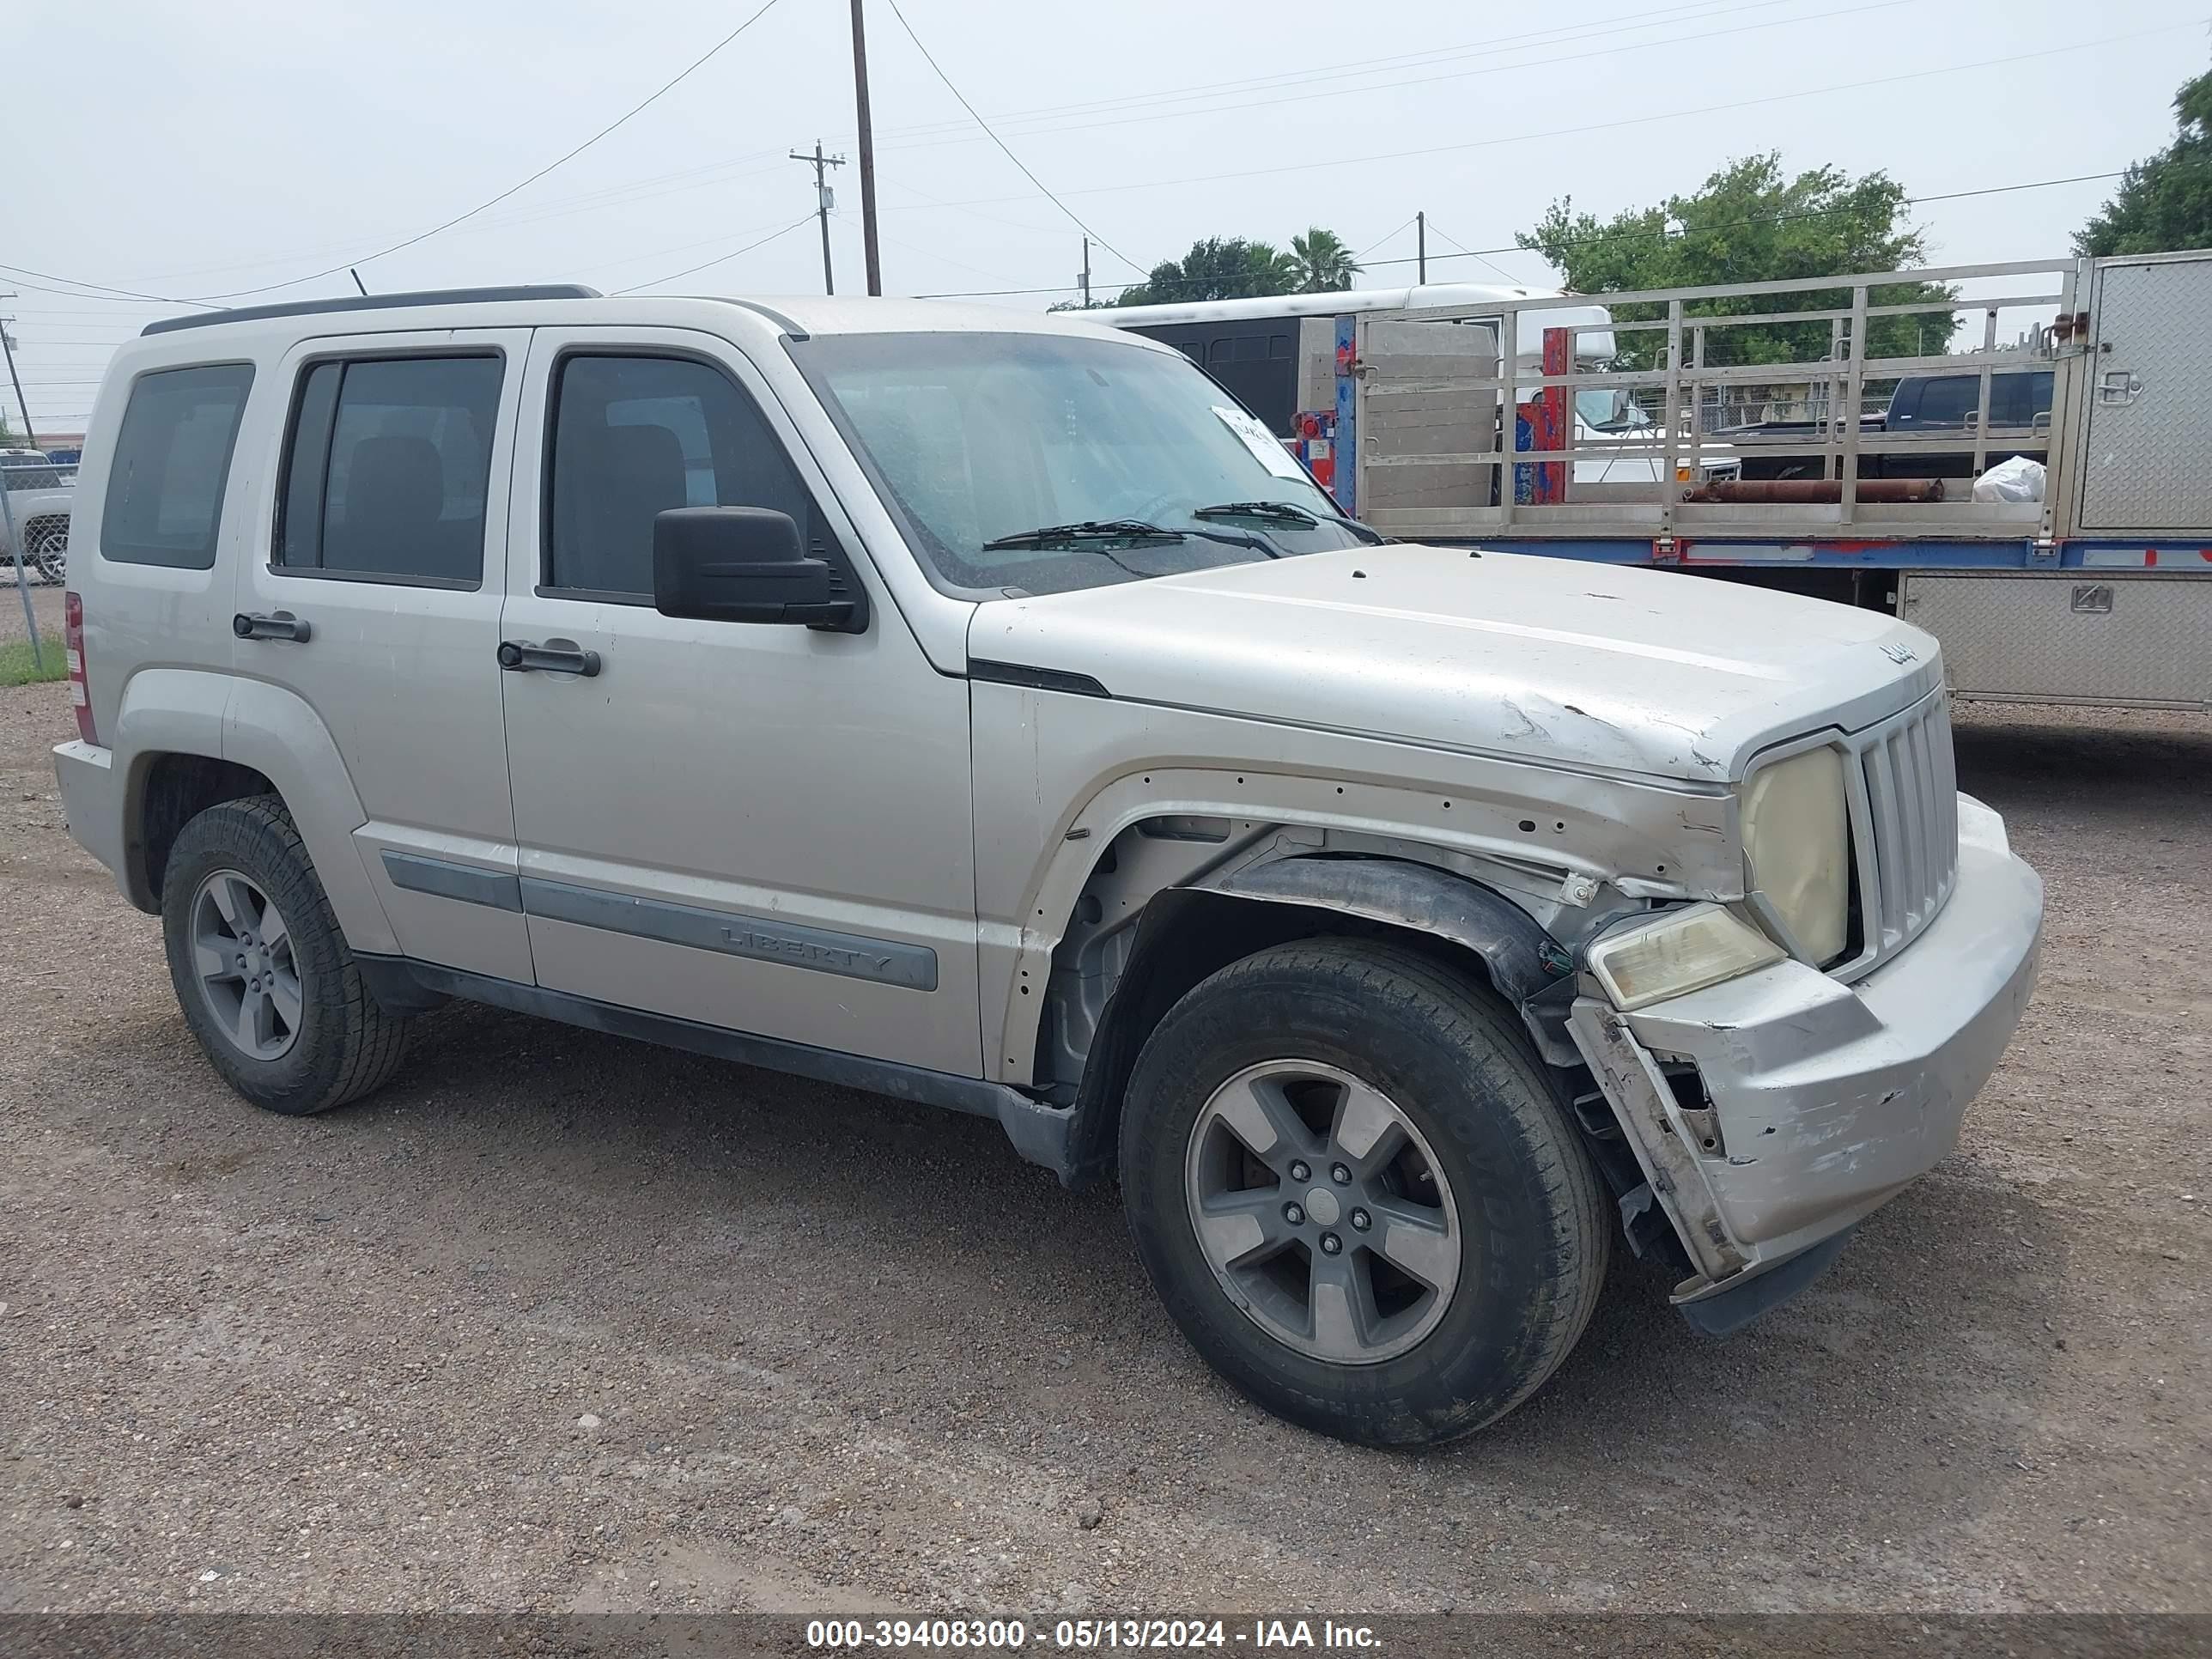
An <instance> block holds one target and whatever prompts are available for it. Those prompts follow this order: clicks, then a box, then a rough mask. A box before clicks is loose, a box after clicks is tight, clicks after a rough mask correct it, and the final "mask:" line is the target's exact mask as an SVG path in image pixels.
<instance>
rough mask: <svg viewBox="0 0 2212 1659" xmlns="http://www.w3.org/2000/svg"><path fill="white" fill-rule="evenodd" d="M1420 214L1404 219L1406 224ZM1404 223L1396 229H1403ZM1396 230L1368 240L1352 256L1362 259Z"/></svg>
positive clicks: (1388, 238)
mask: <svg viewBox="0 0 2212 1659" xmlns="http://www.w3.org/2000/svg"><path fill="white" fill-rule="evenodd" d="M1419 217H1420V215H1419V214H1418V213H1416V214H1414V215H1413V216H1412V217H1411V218H1408V219H1407V221H1406V225H1410V224H1412V223H1413V220H1414V219H1418V218H1419ZM1406 225H1401V226H1399V227H1398V230H1403V229H1405V228H1406ZM1398 230H1394V231H1391V232H1390V233H1389V235H1383V236H1377V237H1376V239H1375V240H1373V241H1371V242H1370V243H1369V244H1368V245H1367V246H1365V247H1364V248H1362V249H1360V250H1359V252H1357V253H1355V254H1353V255H1352V258H1355V259H1364V258H1366V257H1367V256H1368V255H1369V254H1370V253H1372V252H1375V250H1376V248H1378V247H1381V246H1383V243H1385V242H1387V241H1389V240H1390V238H1391V237H1393V236H1395V235H1396V234H1398Z"/></svg>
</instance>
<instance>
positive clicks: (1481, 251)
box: [914, 170, 2124, 300]
mask: <svg viewBox="0 0 2212 1659" xmlns="http://www.w3.org/2000/svg"><path fill="white" fill-rule="evenodd" d="M2123 176H2124V170H2123V171H2115V172H2112V173H2075V174H2073V175H2071V176H2070V177H2068V178H2064V179H2029V180H2027V182H2026V183H2024V184H2017V185H1984V186H1982V187H1981V188H1979V189H1977V190H1950V191H1941V192H1938V193H1936V194H1934V195H1929V196H1907V197H1903V198H1902V199H1901V201H1900V205H1902V206H1905V207H1920V206H1923V205H1925V204H1928V203H1930V202H1958V201H1964V200H1966V198H1967V197H1974V196H2008V195H2010V194H2012V193H2013V192H2014V191H2022V190H2049V189H2051V188H2053V187H2055V186H2057V185H2087V184H2095V183H2097V182H2099V181H2100V180H2103V179H2118V178H2121V177H2123ZM1852 211H1854V209H1851V208H1849V207H1832V208H1793V209H1790V210H1786V211H1784V212H1781V213H1756V214H1747V215H1746V216H1743V217H1742V218H1740V219H1729V220H1722V221H1718V222H1715V223H1713V224H1710V225H1700V226H1699V227H1697V228H1696V229H1694V230H1688V231H1680V230H1667V229H1660V230H1608V231H1603V232H1601V233H1600V234H1597V235H1595V236H1578V237H1573V238H1570V239H1568V240H1565V241H1562V242H1560V243H1558V244H1556V246H1561V247H1586V246H1592V245H1595V244H1596V243H1599V242H1609V241H1620V240H1641V239H1644V238H1649V237H1652V236H1659V237H1673V238H1675V239H1676V240H1680V238H1682V237H1684V236H1695V235H1703V234H1705V233H1706V232H1707V231H1711V230H1730V229H1737V228H1741V227H1743V226H1746V225H1764V224H1775V223H1778V222H1782V221H1784V220H1790V219H1821V218H1829V217H1832V216H1835V215H1836V214H1838V213H1850V212H1852ZM1412 222H1413V221H1412V220H1410V219H1408V220H1407V222H1406V223H1407V224H1411V223H1412ZM1404 228H1406V226H1405V225H1401V226H1399V227H1398V230H1403V229H1404ZM1431 228H1433V227H1431ZM1396 234H1398V231H1397V230H1394V231H1392V232H1391V233H1390V235H1391V236H1395V235H1396ZM1437 234H1439V235H1441V234H1443V233H1442V232H1438V233H1437ZM1389 240H1390V237H1389V236H1386V237H1384V238H1383V241H1385V242H1387V241H1389ZM1445 240H1448V241H1449V240H1450V239H1449V237H1447V238H1446V239H1445ZM1375 246H1381V244H1380V243H1377V244H1375ZM1453 246H1455V247H1458V246H1460V245H1459V244H1458V243H1456V242H1454V243H1453ZM1528 252H1541V250H1532V249H1528V248H1524V247H1522V246H1521V245H1520V244H1519V243H1517V242H1516V243H1514V244H1513V245H1512V246H1508V247H1492V248H1461V250H1460V252H1457V253H1431V255H1429V260H1430V263H1431V264H1434V263H1435V262H1436V261H1437V260H1439V259H1480V258H1483V257H1484V256H1486V255H1487V254H1492V253H1528ZM1413 263H1414V261H1413V259H1412V258H1395V259H1376V260H1373V261H1371V262H1370V266H1371V265H1410V264H1413ZM1503 274H1504V275H1506V276H1508V277H1509V279H1510V281H1511V283H1512V286H1514V287H1516V288H1525V287H1527V286H1528V284H1527V283H1522V281H1520V280H1519V279H1518V278H1517V277H1512V276H1511V274H1510V272H1507V273H1503ZM1200 280H1202V279H1200ZM1109 286H1112V287H1116V288H1136V287H1139V286H1140V284H1139V283H1112V284H1109ZM1141 286H1143V287H1146V288H1152V289H1157V288H1160V287H1172V286H1174V283H1173V282H1172V281H1170V283H1155V282H1152V280H1150V279H1149V278H1147V279H1146V281H1145V282H1144V283H1142V284H1141ZM1073 292H1075V290H1074V289H1072V288H1067V287H1064V286H1063V287H1056V288H996V289H962V290H960V291H957V292H948V293H938V294H917V295H915V296H914V297H915V299H917V300H982V299H1012V298H1015V297H1018V296H1020V295H1034V294H1073ZM1596 297H1602V296H1596Z"/></svg>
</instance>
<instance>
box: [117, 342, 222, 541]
mask: <svg viewBox="0 0 2212 1659" xmlns="http://www.w3.org/2000/svg"><path fill="white" fill-rule="evenodd" d="M252 384H253V368H252V365H251V364H250V363H218V364H215V365H213V366H211V367H209V368H170V369H163V370H161V371H159V372H158V373H155V374H142V375H140V376H139V377H138V380H137V383H136V384H135V385H134V386H131V402H130V404H129V405H128V406H127V407H126V408H125V410H124V411H123V425H122V428H121V429H120V430H119V431H118V433H117V434H116V436H115V457H114V459H113V460H112V462H111V463H110V471H109V472H108V475H107V501H106V506H105V507H104V508H103V510H102V512H101V514H100V556H101V557H103V558H106V559H112V560H115V561H117V562H119V563H123V564H158V565H167V566H168V567H169V568H172V569H175V570H206V569H209V568H211V567H212V566H213V565H214V563H215V544H216V532H217V531H218V530H219V529H220V528H221V527H222V492H223V485H224V483H225V482H226V481H227V480H228V477H230V453H231V450H232V449H233V447H235V445H236V444H237V442H238V422H239V417H240V416H241V415H243V414H244V413H245V412H246V391H247V389H248V388H249V387H250V386H252Z"/></svg>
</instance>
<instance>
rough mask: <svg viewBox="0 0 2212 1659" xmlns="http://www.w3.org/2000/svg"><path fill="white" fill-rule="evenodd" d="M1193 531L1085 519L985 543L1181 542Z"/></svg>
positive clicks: (988, 547) (989, 548)
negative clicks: (1076, 522)
mask: <svg viewBox="0 0 2212 1659" xmlns="http://www.w3.org/2000/svg"><path fill="white" fill-rule="evenodd" d="M1188 535H1189V532H1188V531H1182V530H1170V529H1167V528H1166V527H1164V526H1161V525H1156V524H1146V522H1145V521H1144V520H1142V519H1085V520H1082V521H1081V522H1080V523H1079V524H1048V525H1046V526H1043V528H1042V529H1039V530H1024V531H1023V532H1021V533H1020V534H1019V535H1018V536H1001V537H1000V538H998V539H997V540H995V541H988V542H985V543H984V544H983V550H984V551H985V552H987V553H991V552H997V551H999V550H1002V549H1008V548H1018V547H1060V546H1064V545H1069V544H1074V543H1078V542H1100V541H1108V542H1179V541H1182V540H1185V539H1187V538H1188Z"/></svg>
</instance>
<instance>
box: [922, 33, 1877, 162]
mask: <svg viewBox="0 0 2212 1659" xmlns="http://www.w3.org/2000/svg"><path fill="white" fill-rule="evenodd" d="M1907 3H1910V0H1869V3H1867V4H1863V5H1856V6H1844V7H1839V8H1838V9H1834V10H1831V11H1821V12H1811V13H1808V14H1805V15H1801V16H1796V17H1779V18H1772V19H1770V20H1768V21H1765V22H1759V23H1742V24H1739V25H1737V26H1736V27H1734V28H1715V29H1706V30H1705V31H1703V32H1702V33H1698V34H1694V35H1678V36H1674V37H1662V38H1660V39H1657V40H1626V41H1620V42H1618V43H1617V44H1614V45H1611V46H1595V47H1593V48H1591V49H1590V50H1589V51H1588V52H1563V53H1559V54H1556V55H1553V56H1551V57H1546V58H1525V59H1523V60H1522V61H1521V62H1519V63H1512V64H1486V65H1483V66H1482V67H1480V68H1476V69H1462V70H1447V71H1446V72H1444V73H1443V74H1441V75H1425V76H1417V77H1414V78H1413V79H1400V80H1395V81H1383V82H1376V83H1374V84H1373V85H1370V86H1358V87H1330V88H1320V89H1318V90H1316V89H1314V88H1291V89H1290V90H1288V91H1286V92H1285V93H1284V94H1282V95H1280V96H1275V97H1262V98H1250V99H1247V100H1243V102H1241V103H1223V102H1221V101H1219V100H1215V101H1213V102H1211V103H1208V104H1206V105H1205V106H1201V107H1200V108H1196V109H1183V110H1143V111H1139V112H1136V113H1134V114H1128V115H1115V116H1111V117H1109V118H1106V119H1103V120H1098V121H1078V122H1064V121H1063V122H1047V123H1042V124H1040V125H1036V126H1034V127H1031V128H1030V129H1029V131H1032V132H1039V133H1042V132H1052V133H1063V132H1090V131H1097V129H1100V128H1103V127H1117V126H1127V125H1133V124H1135V123H1151V122H1158V121H1166V120H1176V119H1180V118H1183V117H1185V116H1194V115H1196V116H1211V115H1224V114H1234V113H1236V112H1239V111H1243V110H1253V109H1264V108H1267V107H1270V106H1274V105H1277V104H1287V103H1299V104H1307V103H1311V102H1312V101H1314V100H1316V99H1321V98H1346V97H1351V96H1354V95H1356V94H1361V93H1370V92H1388V93H1392V94H1396V93H1401V92H1402V91H1404V90H1405V89H1407V88H1413V87H1425V86H1430V85H1433V84H1435V83H1437V82H1443V81H1464V80H1469V79H1473V78H1475V77H1478V76H1490V75H1519V74H1522V72H1524V71H1526V70H1534V69H1538V68H1550V67H1552V66H1553V65H1556V64H1579V63H1583V62H1586V61H1588V60H1589V59H1591V58H1610V57H1613V56H1614V55H1616V54H1617V53H1620V52H1652V51H1656V50H1658V49H1660V48H1662V47H1665V46H1686V45H1698V46H1702V45H1703V44H1704V43H1705V42H1706V41H1708V40H1718V39H1720V38H1722V37H1723V36H1726V35H1732V34H1749V33H1755V32H1757V31H1759V30H1762V29H1773V28H1784V27H1790V26H1791V25H1793V24H1798V23H1814V22H1820V21H1826V20H1828V19H1832V18H1838V17H1856V16H1858V15H1862V14H1863V13H1866V12H1872V11H1887V10H1893V9H1895V8H1897V7H1899V6H1901V5H1905V4H1907ZM1722 15H1725V14H1722ZM1631 27H1643V26H1641V25H1632V26H1631ZM1616 33H1618V31H1616ZM1584 38H1586V39H1601V38H1604V37H1602V36H1590V37H1584ZM1554 44H1563V43H1554ZM963 142H965V141H964V140H963V139H960V138H957V137H945V138H935V139H931V140H927V141H926V142H924V143H909V144H901V145H899V146H897V148H899V149H931V148H935V147H938V146H940V145H944V144H948V143H963Z"/></svg>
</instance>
